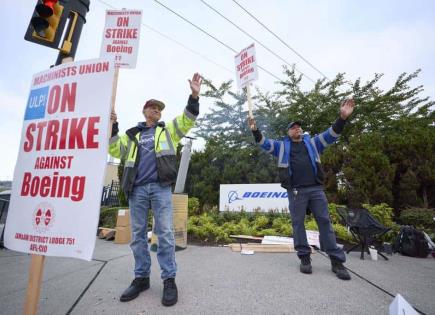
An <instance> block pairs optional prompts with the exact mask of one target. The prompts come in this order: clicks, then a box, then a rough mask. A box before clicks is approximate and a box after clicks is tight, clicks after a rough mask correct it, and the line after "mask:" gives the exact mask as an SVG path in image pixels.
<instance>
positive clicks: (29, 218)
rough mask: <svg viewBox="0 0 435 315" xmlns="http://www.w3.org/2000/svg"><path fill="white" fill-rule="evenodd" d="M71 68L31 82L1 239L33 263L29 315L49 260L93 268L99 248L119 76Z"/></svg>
mask: <svg viewBox="0 0 435 315" xmlns="http://www.w3.org/2000/svg"><path fill="white" fill-rule="evenodd" d="M70 61H71V58H68V59H66V60H64V61H63V63H62V64H61V65H59V66H56V67H53V68H50V69H49V70H46V71H43V72H40V73H37V74H35V75H34V76H33V79H32V84H31V90H30V94H29V97H28V102H27V105H26V111H25V115H24V122H23V128H22V132H21V141H20V147H19V153H18V158H17V162H16V166H15V170H14V180H13V184H12V192H11V200H10V204H9V212H8V216H7V219H6V220H7V221H6V225H5V234H4V239H5V247H7V248H9V249H12V250H15V251H19V252H24V253H29V254H31V255H32V256H31V263H30V268H29V278H28V286H27V291H26V298H25V305H24V312H25V314H36V313H37V310H38V302H39V296H40V291H41V281H42V277H43V270H44V262H45V256H60V257H75V258H79V259H84V260H91V259H92V254H93V250H94V247H95V231H96V228H97V225H98V217H99V209H100V197H99V196H100V195H101V191H102V186H103V181H104V171H105V167H106V156H107V146H108V143H107V129H108V128H107V127H108V124H109V119H108V115H109V107H108V104H109V101H110V99H109V98H110V95H109V94H108V93H107V92H108V91H109V90H110V88H111V87H112V80H113V72H114V69H113V64H112V63H111V61H110V60H107V59H93V60H86V61H81V62H75V63H72V62H70ZM89 161H92V167H90V163H89Z"/></svg>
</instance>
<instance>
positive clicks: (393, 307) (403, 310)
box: [389, 294, 418, 315]
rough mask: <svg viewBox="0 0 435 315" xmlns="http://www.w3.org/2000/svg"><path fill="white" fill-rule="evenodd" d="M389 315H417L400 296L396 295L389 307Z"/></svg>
mask: <svg viewBox="0 0 435 315" xmlns="http://www.w3.org/2000/svg"><path fill="white" fill-rule="evenodd" d="M389 314H390V315H402V314H406V315H418V313H417V311H416V310H415V309H414V308H413V307H412V306H411V305H410V304H409V303H408V302H407V301H406V300H405V299H404V298H403V296H401V295H400V294H397V295H396V297H395V298H394V300H393V302H392V303H391V304H390V307H389Z"/></svg>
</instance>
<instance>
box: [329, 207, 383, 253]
mask: <svg viewBox="0 0 435 315" xmlns="http://www.w3.org/2000/svg"><path fill="white" fill-rule="evenodd" d="M337 212H338V214H339V215H340V217H341V218H342V220H343V223H344V224H345V225H346V227H348V229H349V231H350V233H351V234H352V236H353V237H354V239H355V240H356V241H357V244H356V245H354V246H353V247H351V248H350V249H349V250H347V251H346V253H348V254H349V253H350V252H351V251H352V250H353V249H355V248H356V247H358V246H361V257H360V258H361V259H364V251H367V254H370V252H369V246H370V245H372V244H373V243H374V242H375V241H376V240H378V239H379V238H380V237H381V236H382V235H384V234H385V233H387V232H388V231H389V230H391V229H390V228H387V227H385V226H383V225H382V224H381V223H379V222H378V221H377V220H376V219H375V218H374V217H373V216H372V215H371V214H370V212H369V211H368V210H367V209H364V208H361V209H350V208H345V207H339V208H337ZM377 252H378V254H379V255H380V256H382V257H383V258H384V259H385V260H388V258H387V257H385V255H383V254H382V253H380V252H379V251H377Z"/></svg>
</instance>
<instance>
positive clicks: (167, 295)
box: [162, 278, 178, 306]
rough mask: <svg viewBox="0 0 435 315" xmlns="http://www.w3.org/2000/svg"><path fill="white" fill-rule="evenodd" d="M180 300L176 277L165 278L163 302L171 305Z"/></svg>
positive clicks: (165, 304)
mask: <svg viewBox="0 0 435 315" xmlns="http://www.w3.org/2000/svg"><path fill="white" fill-rule="evenodd" d="M177 301H178V290H177V285H176V284H175V279H174V278H169V279H165V280H164V281H163V297H162V304H163V305H164V306H171V305H174V304H175V303H177Z"/></svg>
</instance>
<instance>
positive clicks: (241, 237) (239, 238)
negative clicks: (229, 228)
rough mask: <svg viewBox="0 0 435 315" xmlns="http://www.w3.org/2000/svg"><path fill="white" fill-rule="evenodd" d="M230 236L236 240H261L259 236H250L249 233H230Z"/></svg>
mask: <svg viewBox="0 0 435 315" xmlns="http://www.w3.org/2000/svg"><path fill="white" fill-rule="evenodd" d="M230 237H231V238H235V239H238V240H251V241H260V242H261V241H262V240H263V238H262V237H260V236H251V235H230Z"/></svg>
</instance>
